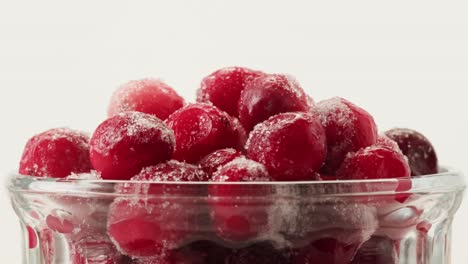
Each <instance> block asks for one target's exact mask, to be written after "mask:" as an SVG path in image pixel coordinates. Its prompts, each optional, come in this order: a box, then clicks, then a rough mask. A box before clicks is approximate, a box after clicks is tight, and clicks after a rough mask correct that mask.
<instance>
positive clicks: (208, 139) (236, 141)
mask: <svg viewBox="0 0 468 264" xmlns="http://www.w3.org/2000/svg"><path fill="white" fill-rule="evenodd" d="M166 124H167V125H168V126H169V127H170V128H171V129H173V130H174V133H175V140H176V142H177V146H176V150H175V152H174V159H176V160H180V161H186V162H189V163H194V162H197V161H199V160H200V159H201V158H203V157H204V156H205V155H207V154H209V153H211V152H213V151H215V150H217V149H222V148H235V149H242V148H243V145H244V142H243V136H242V135H244V134H243V132H241V131H240V130H239V128H238V127H237V126H236V124H235V121H234V118H233V117H231V116H229V115H228V114H226V113H225V112H223V111H221V110H219V109H218V108H216V107H215V106H212V105H208V104H191V105H188V106H186V107H184V108H182V109H179V110H177V111H176V112H175V113H174V114H172V115H171V116H170V117H169V118H168V119H167V120H166Z"/></svg>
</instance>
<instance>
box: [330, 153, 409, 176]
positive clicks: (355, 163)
mask: <svg viewBox="0 0 468 264" xmlns="http://www.w3.org/2000/svg"><path fill="white" fill-rule="evenodd" d="M410 173H411V171H410V168H409V165H408V162H407V161H406V157H405V156H404V155H403V154H401V153H399V152H397V151H395V150H392V149H390V148H386V147H381V146H378V145H375V146H370V147H367V148H363V149H361V150H359V151H357V152H355V153H350V154H348V155H347V156H346V159H345V160H344V161H343V163H342V164H341V167H340V168H339V169H338V171H337V176H338V178H339V179H342V180H344V179H347V180H350V179H352V180H363V179H389V178H403V177H409V176H410Z"/></svg>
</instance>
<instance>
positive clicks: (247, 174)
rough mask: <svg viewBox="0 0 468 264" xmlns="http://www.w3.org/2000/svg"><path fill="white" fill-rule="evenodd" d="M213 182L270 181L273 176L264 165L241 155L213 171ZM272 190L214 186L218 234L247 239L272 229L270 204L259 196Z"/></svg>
mask: <svg viewBox="0 0 468 264" xmlns="http://www.w3.org/2000/svg"><path fill="white" fill-rule="evenodd" d="M213 181H214V182H220V183H222V182H265V181H270V177H269V176H268V173H267V171H266V169H265V167H264V166H263V165H262V164H260V163H257V162H255V161H252V160H248V159H246V158H244V157H240V158H236V159H234V160H233V161H231V162H229V163H227V164H226V165H224V166H222V167H220V168H219V169H218V170H217V171H216V172H215V173H214V174H213ZM271 191H272V190H271V188H267V187H266V186H262V185H235V184H214V185H210V187H209V193H210V196H211V197H213V200H212V201H211V203H212V207H213V218H214V219H213V221H214V225H215V229H216V232H217V233H218V235H219V236H220V237H221V238H223V239H226V240H230V241H245V240H249V239H253V238H255V237H257V236H259V235H261V234H263V233H265V232H267V231H269V230H268V226H269V225H268V223H269V214H268V207H269V204H268V202H262V201H258V197H264V196H266V195H269V194H271Z"/></svg>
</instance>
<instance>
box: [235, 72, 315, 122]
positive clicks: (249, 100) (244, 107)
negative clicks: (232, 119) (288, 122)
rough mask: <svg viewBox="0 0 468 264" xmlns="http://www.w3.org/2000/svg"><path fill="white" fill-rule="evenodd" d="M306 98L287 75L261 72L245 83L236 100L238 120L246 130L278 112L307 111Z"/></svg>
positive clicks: (299, 87)
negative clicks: (237, 100) (258, 75)
mask: <svg viewBox="0 0 468 264" xmlns="http://www.w3.org/2000/svg"><path fill="white" fill-rule="evenodd" d="M309 102H310V99H309V98H308V97H307V95H306V94H305V93H304V90H303V89H302V88H301V86H300V85H299V83H298V82H297V81H296V80H295V79H293V78H292V77H290V76H287V75H282V74H264V75H262V76H260V77H258V78H255V79H254V80H252V81H251V82H248V83H247V84H246V86H245V89H244V90H243V91H242V93H241V96H240V99H239V110H238V111H239V120H240V122H241V123H242V125H243V126H244V128H245V129H246V130H247V131H250V130H252V128H253V127H254V126H255V125H256V124H258V123H260V122H263V121H265V120H267V119H268V118H269V117H271V116H274V115H276V114H279V113H285V112H296V111H304V112H305V111H308V110H309V109H310V105H309Z"/></svg>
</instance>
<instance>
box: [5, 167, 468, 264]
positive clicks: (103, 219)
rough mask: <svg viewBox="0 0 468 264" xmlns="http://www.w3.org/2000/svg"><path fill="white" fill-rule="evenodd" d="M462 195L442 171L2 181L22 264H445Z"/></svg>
mask: <svg viewBox="0 0 468 264" xmlns="http://www.w3.org/2000/svg"><path fill="white" fill-rule="evenodd" d="M85 176H86V175H85ZM80 178H86V177H83V175H80ZM90 178H92V177H91V176H90ZM464 188H465V185H464V180H463V176H462V174H461V173H460V172H458V171H455V170H452V169H448V168H444V169H442V170H441V173H439V174H435V175H426V176H422V177H415V178H411V179H384V180H362V181H356V180H353V181H316V182H270V183H180V182H179V183H174V182H161V183H154V182H153V183H149V182H138V183H135V182H129V181H108V180H89V179H88V180H86V179H80V180H65V179H53V178H37V177H27V176H21V175H11V176H10V178H9V180H8V189H9V192H10V196H11V201H12V204H13V208H14V210H15V211H16V213H17V215H18V216H19V219H20V223H21V227H22V230H23V253H24V254H23V263H30V264H31V263H41V264H42V263H47V264H48V263H60V264H67V263H140V264H141V263H143V264H144V263H147V264H149V263H158V264H159V263H193V264H202V263H221V264H222V263H273V264H274V263H293V264H307V263H309V264H312V263H321V264H322V263H327V264H328V263H330V264H367V263H374V264H393V263H395V264H397V263H399V264H403V263H404V264H421V263H428V264H445V263H450V248H451V247H450V236H451V235H450V234H451V223H452V220H453V217H454V214H455V211H456V210H457V209H458V207H459V205H460V203H461V200H462V194H463V190H464ZM122 252H123V253H122ZM124 253H126V254H130V255H132V256H128V255H125V254H124Z"/></svg>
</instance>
